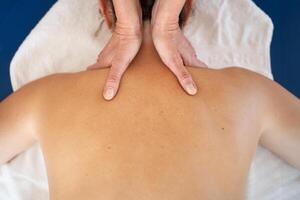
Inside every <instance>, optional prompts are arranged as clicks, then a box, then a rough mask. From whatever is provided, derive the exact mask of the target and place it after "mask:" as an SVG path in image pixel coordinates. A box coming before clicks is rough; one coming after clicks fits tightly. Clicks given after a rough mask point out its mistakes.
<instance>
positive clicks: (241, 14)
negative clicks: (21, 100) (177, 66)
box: [0, 0, 300, 200]
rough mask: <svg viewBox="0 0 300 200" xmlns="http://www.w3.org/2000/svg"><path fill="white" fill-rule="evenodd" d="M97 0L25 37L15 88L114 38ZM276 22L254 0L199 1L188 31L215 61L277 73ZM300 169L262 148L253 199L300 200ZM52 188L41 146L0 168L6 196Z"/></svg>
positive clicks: (25, 199) (69, 67) (58, 9)
mask: <svg viewBox="0 0 300 200" xmlns="http://www.w3.org/2000/svg"><path fill="white" fill-rule="evenodd" d="M97 6H98V0H76V1H74V0H60V1H58V2H57V3H56V4H55V5H54V6H53V8H52V9H51V10H50V11H49V12H48V13H47V15H46V16H45V17H44V18H43V19H42V20H41V22H40V23H39V24H38V25H37V26H36V28H35V29H34V30H33V31H32V32H31V34H30V35H29V36H28V37H27V39H26V40H25V41H24V43H23V44H22V46H21V47H20V49H19V50H18V51H17V53H16V55H15V57H14V59H13V61H12V63H11V80H12V84H13V88H14V89H15V90H16V89H18V88H20V87H21V86H22V85H24V84H26V83H28V82H29V81H31V80H34V79H37V78H40V77H42V76H45V75H48V74H51V73H57V72H73V71H79V70H83V69H85V68H86V66H88V65H90V64H92V63H93V62H94V61H95V59H96V57H97V55H98V53H99V51H100V50H101V49H102V48H103V46H104V44H105V43H106V41H107V40H108V39H109V37H110V33H109V31H108V30H107V28H106V26H105V25H102V26H101V29H100V30H99V25H100V24H101V21H102V18H101V16H100V15H99V13H98V10H97ZM272 32H273V25H272V22H271V20H270V18H269V17H268V16H267V15H265V14H264V13H263V12H262V11H261V10H260V9H259V8H258V7H257V6H256V5H255V4H254V3H253V2H252V1H251V0H197V1H196V2H195V9H194V13H193V16H192V17H191V19H190V21H189V24H188V25H187V27H186V28H185V34H186V35H187V37H188V38H189V39H190V40H191V41H192V44H193V46H194V47H195V48H196V51H197V54H198V56H199V58H200V59H201V60H203V61H205V62H206V63H207V64H208V65H209V66H215V67H214V68H217V67H216V66H218V67H225V66H233V65H235V66H244V67H245V66H246V67H247V68H248V69H251V70H254V71H257V72H259V73H262V74H264V75H266V76H268V77H270V78H272V74H271V69H270V58H269V48H270V42H271V38H272ZM299 188H300V173H299V171H297V170H295V169H293V168H292V167H290V166H288V165H287V164H285V163H284V162H282V161H281V160H280V159H278V158H277V157H276V156H274V155H272V154H271V153H270V152H269V151H267V150H265V149H263V148H262V147H259V148H258V150H257V153H256V155H255V158H254V161H253V164H252V167H251V171H250V176H249V187H248V191H247V199H249V200H294V199H300V190H299ZM48 198H49V197H48V186H47V178H46V173H45V166H44V162H43V157H42V154H41V150H40V148H39V146H38V145H35V146H33V147H32V148H31V149H29V150H28V151H26V152H25V153H23V154H22V155H20V156H18V157H17V158H15V159H14V160H13V161H12V162H11V163H10V164H7V165H5V166H2V167H0V200H46V199H48Z"/></svg>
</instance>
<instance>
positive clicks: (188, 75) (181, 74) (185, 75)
mask: <svg viewBox="0 0 300 200" xmlns="http://www.w3.org/2000/svg"><path fill="white" fill-rule="evenodd" d="M190 77H191V76H190V74H189V73H188V72H187V71H181V73H180V78H181V79H184V80H186V79H190Z"/></svg>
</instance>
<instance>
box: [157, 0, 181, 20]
mask: <svg viewBox="0 0 300 200" xmlns="http://www.w3.org/2000/svg"><path fill="white" fill-rule="evenodd" d="M185 3H186V0H156V2H155V6H154V12H153V15H154V16H153V17H152V22H153V23H155V24H164V23H178V21H179V15H180V13H181V11H182V9H183V7H184V5H185Z"/></svg>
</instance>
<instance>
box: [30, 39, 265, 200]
mask: <svg viewBox="0 0 300 200" xmlns="http://www.w3.org/2000/svg"><path fill="white" fill-rule="evenodd" d="M189 70H190V72H191V73H192V75H193V77H194V80H195V81H196V83H197V85H198V86H199V92H198V94H197V95H196V96H188V95H187V94H186V93H185V92H184V91H183V90H182V89H181V88H180V86H179V84H178V83H177V81H176V79H175V77H173V75H172V74H171V72H169V71H168V70H167V68H166V67H164V65H163V64H162V63H161V61H160V60H159V58H158V56H157V55H156V53H155V52H154V50H153V48H152V46H151V44H147V42H146V44H144V46H143V48H142V50H141V52H140V53H139V55H138V56H137V58H136V59H135V60H134V62H133V63H132V65H131V67H130V68H129V69H128V70H127V72H126V74H125V76H124V78H123V80H122V86H121V88H120V91H119V94H118V95H117V97H116V98H115V99H114V100H113V101H110V102H107V101H105V100H104V99H103V98H102V95H101V90H100V89H101V86H102V85H103V84H104V81H105V77H106V75H107V72H108V71H107V70H98V71H87V72H81V73H77V74H69V75H67V74H66V75H64V74H62V75H54V76H51V77H48V78H46V79H43V80H41V81H40V83H39V84H40V85H42V86H41V87H39V88H40V89H39V92H37V93H38V96H39V97H38V99H39V101H38V102H39V103H38V104H36V109H37V110H38V115H37V116H38V117H37V118H38V119H39V120H38V129H37V130H38V131H37V132H38V133H39V136H38V137H39V140H40V142H41V146H42V149H43V153H44V157H45V161H46V166H47V172H48V178H49V187H50V196H51V199H52V200H59V199H64V200H65V199H73V200H77V199H78V200H79V199H106V200H110V199H120V198H121V199H123V200H133V199H139V200H141V199H145V200H146V199H147V200H148V199H149V200H150V199H151V200H153V199H172V200H177V199H178V200H179V199H180V200H182V199H189V200H193V199H195V200H199V199H214V200H216V199H222V200H224V199H230V200H232V199H242V198H243V195H244V189H245V183H246V179H247V173H248V169H249V166H250V163H251V159H252V156H253V154H254V152H255V148H256V145H257V143H258V139H259V129H260V125H259V123H258V121H259V119H258V117H257V114H258V113H257V110H258V107H259V104H258V101H259V96H256V98H253V93H254V91H255V90H254V89H253V87H250V86H248V85H249V82H250V81H252V80H251V79H255V78H253V77H256V75H255V76H254V75H253V74H252V73H251V72H247V71H244V70H241V69H236V68H231V69H226V70H219V71H217V70H209V69H195V68H189ZM258 79H261V78H258ZM41 88H42V89H41Z"/></svg>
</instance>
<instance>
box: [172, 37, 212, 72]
mask: <svg viewBox="0 0 300 200" xmlns="http://www.w3.org/2000/svg"><path fill="white" fill-rule="evenodd" d="M178 51H179V52H180V54H181V56H182V59H183V62H184V64H185V65H187V66H193V67H204V68H207V65H206V64H205V63H204V62H202V61H200V60H199V59H198V58H197V54H196V51H195V49H194V47H193V46H192V45H191V43H190V42H189V41H188V39H186V38H184V40H183V42H182V43H181V45H180V46H179V49H178Z"/></svg>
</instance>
